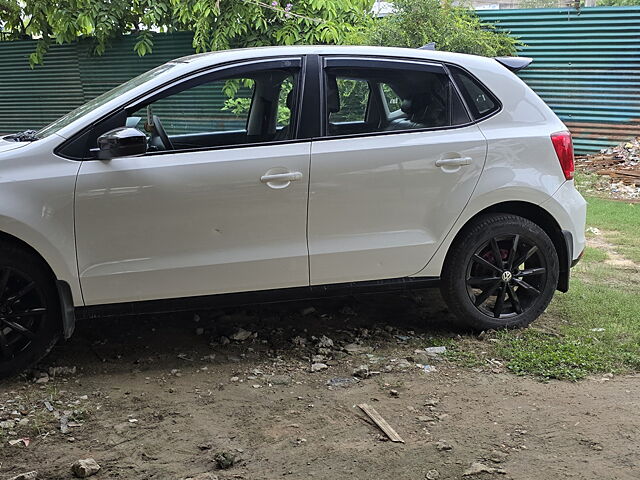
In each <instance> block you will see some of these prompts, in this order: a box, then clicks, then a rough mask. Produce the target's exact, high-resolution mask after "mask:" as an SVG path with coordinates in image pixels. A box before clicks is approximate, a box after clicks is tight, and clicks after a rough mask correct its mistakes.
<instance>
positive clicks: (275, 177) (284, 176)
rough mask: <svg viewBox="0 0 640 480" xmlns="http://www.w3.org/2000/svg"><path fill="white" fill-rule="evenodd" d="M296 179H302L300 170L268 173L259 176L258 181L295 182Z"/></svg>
mask: <svg viewBox="0 0 640 480" xmlns="http://www.w3.org/2000/svg"><path fill="white" fill-rule="evenodd" d="M296 180H302V173H300V172H287V173H273V174H270V175H263V176H261V177H260V181H261V182H262V183H269V182H295V181H296Z"/></svg>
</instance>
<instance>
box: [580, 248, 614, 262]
mask: <svg viewBox="0 0 640 480" xmlns="http://www.w3.org/2000/svg"><path fill="white" fill-rule="evenodd" d="M607 258H609V256H608V255H607V252H603V251H602V250H598V249H597V248H593V247H587V248H585V250H584V255H583V256H582V261H583V262H593V263H600V262H604V261H605V260H606V259H607Z"/></svg>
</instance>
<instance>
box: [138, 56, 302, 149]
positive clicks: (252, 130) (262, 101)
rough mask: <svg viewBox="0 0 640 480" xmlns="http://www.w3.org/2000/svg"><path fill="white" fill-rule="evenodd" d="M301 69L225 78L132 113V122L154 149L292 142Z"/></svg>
mask: <svg viewBox="0 0 640 480" xmlns="http://www.w3.org/2000/svg"><path fill="white" fill-rule="evenodd" d="M297 77H298V72H297V69H296V70H293V69H291V68H287V69H273V70H264V71H258V72H252V73H249V74H245V75H241V76H231V77H226V78H219V79H216V80H212V81H209V82H206V83H202V84H199V85H195V86H192V87H190V88H185V89H183V90H181V91H178V92H175V93H172V94H170V95H168V96H165V97H163V98H159V99H156V100H154V101H152V102H151V103H148V104H146V105H144V106H142V107H141V108H139V109H137V110H136V111H133V112H127V120H126V122H127V126H129V127H135V128H138V129H139V130H141V131H143V132H145V133H146V135H147V137H148V144H149V148H148V151H151V152H153V151H179V150H185V149H193V148H207V147H221V146H233V145H243V144H255V143H268V142H274V141H280V140H289V139H292V138H293V136H294V133H295V132H294V129H293V128H292V126H293V117H294V113H295V102H296V95H297V89H296V88H295V86H296V82H297Z"/></svg>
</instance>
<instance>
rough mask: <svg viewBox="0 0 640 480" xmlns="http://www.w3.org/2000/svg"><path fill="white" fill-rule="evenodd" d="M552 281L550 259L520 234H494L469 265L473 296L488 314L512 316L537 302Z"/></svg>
mask: <svg viewBox="0 0 640 480" xmlns="http://www.w3.org/2000/svg"><path fill="white" fill-rule="evenodd" d="M547 281H548V268H547V261H546V258H545V257H544V255H542V254H541V252H540V249H539V248H538V246H537V245H535V243H534V242H533V241H532V240H530V239H528V238H526V237H522V236H521V235H519V234H514V235H501V236H497V237H492V238H491V239H490V240H489V241H487V242H486V243H485V244H484V245H482V246H481V247H480V248H478V249H477V250H476V252H475V253H474V254H473V256H472V257H471V259H470V260H469V265H468V266H467V274H466V283H467V292H468V293H469V298H470V299H471V301H472V302H473V304H474V305H475V306H476V308H478V310H480V311H481V312H482V313H484V314H485V315H489V316H491V315H493V317H494V318H497V319H508V318H510V317H513V316H515V315H520V314H522V313H524V312H525V311H527V310H528V309H529V308H531V306H533V305H535V303H536V300H537V299H538V298H539V297H540V295H542V291H543V290H544V286H545V285H546V283H547Z"/></svg>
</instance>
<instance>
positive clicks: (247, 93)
mask: <svg viewBox="0 0 640 480" xmlns="http://www.w3.org/2000/svg"><path fill="white" fill-rule="evenodd" d="M254 86H255V82H254V80H253V79H250V78H235V79H230V80H217V81H214V82H210V83H205V84H204V85H199V86H197V87H193V88H190V89H189V90H185V91H183V92H180V93H177V94H175V95H172V96H170V97H167V98H163V99H160V100H158V101H156V102H154V103H152V104H150V105H148V106H147V107H144V108H142V109H140V110H138V111H137V112H135V113H134V114H133V115H132V117H134V118H139V119H140V120H139V121H138V123H137V124H136V126H137V127H138V128H141V129H143V128H144V129H145V130H147V131H148V133H149V134H152V133H153V132H152V131H150V130H151V129H150V128H148V127H146V123H147V113H148V112H147V109H149V111H150V113H151V115H152V116H156V117H157V118H159V119H160V121H161V122H162V127H163V128H164V130H165V132H166V133H167V135H169V136H170V137H173V136H176V135H194V134H204V133H224V132H234V131H239V130H245V129H246V125H247V118H248V116H249V108H250V107H251V97H252V96H253V90H254ZM152 122H153V118H152ZM145 127H146V128H145Z"/></svg>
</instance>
